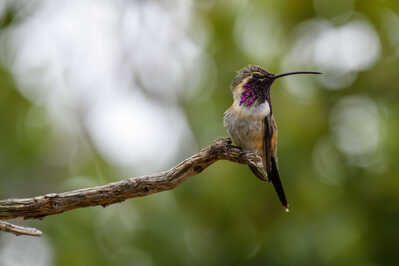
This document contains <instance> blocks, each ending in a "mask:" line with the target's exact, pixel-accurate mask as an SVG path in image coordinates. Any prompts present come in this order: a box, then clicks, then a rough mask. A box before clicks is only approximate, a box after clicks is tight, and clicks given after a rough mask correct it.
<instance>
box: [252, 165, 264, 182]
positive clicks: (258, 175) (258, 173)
mask: <svg viewBox="0 0 399 266" xmlns="http://www.w3.org/2000/svg"><path fill="white" fill-rule="evenodd" d="M248 166H249V169H251V171H252V173H254V175H255V176H256V177H257V178H259V179H260V180H261V181H264V182H265V181H268V179H267V177H266V176H265V175H264V174H263V173H262V172H261V171H259V169H258V168H257V167H255V166H253V165H250V164H248Z"/></svg>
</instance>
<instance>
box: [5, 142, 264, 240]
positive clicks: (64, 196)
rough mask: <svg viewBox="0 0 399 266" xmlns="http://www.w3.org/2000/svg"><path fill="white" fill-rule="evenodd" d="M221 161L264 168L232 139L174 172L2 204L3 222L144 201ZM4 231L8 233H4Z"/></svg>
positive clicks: (198, 155) (218, 144) (186, 162)
mask: <svg viewBox="0 0 399 266" xmlns="http://www.w3.org/2000/svg"><path fill="white" fill-rule="evenodd" d="M218 160H229V161H232V162H237V163H242V164H252V165H257V166H258V167H261V165H259V164H261V162H260V158H259V157H257V156H256V155H254V154H252V153H248V152H245V151H243V150H241V149H240V148H238V147H235V146H233V145H232V144H231V141H230V139H229V138H219V139H216V140H215V141H214V142H213V143H212V144H211V145H209V146H207V147H205V148H203V149H202V150H201V151H200V152H198V153H197V154H194V155H192V156H191V157H189V158H187V159H185V160H184V161H182V162H181V163H179V164H178V165H177V166H175V167H173V168H172V169H170V170H168V171H164V172H161V173H157V174H153V175H148V176H141V177H131V178H128V179H124V180H121V181H117V182H113V183H109V184H106V185H103V186H96V187H90V188H84V189H79V190H73V191H70V192H63V193H51V194H46V195H42V196H37V197H33V198H25V199H6V200H1V201H0V220H7V219H11V218H17V217H22V218H24V219H31V218H42V217H44V216H47V215H53V214H58V213H62V212H65V211H69V210H73V209H76V208H83V207H89V206H97V205H102V206H104V207H105V206H107V205H110V204H114V203H117V202H121V201H124V200H126V199H129V198H134V197H143V196H147V195H150V194H153V193H158V192H162V191H165V190H170V189H173V188H175V187H176V186H178V185H179V184H180V183H182V182H183V181H184V180H186V179H187V178H188V177H190V176H193V175H196V174H199V173H201V172H202V171H203V170H204V169H205V168H207V167H208V166H210V165H211V164H213V163H214V162H216V161H218ZM4 223H5V222H1V221H0V231H7V232H13V231H12V230H11V229H12V226H10V224H9V223H7V224H8V225H4ZM4 228H6V229H7V230H4ZM10 228H11V229H10ZM20 229H21V228H20V227H19V229H18V230H19V231H16V232H15V231H14V232H13V233H15V234H24V233H23V232H22V231H21V230H20ZM27 232H28V233H26V234H28V235H32V234H29V232H32V231H31V229H29V228H28V229H27ZM37 232H40V231H37ZM38 234H39V233H38ZM36 235H37V234H36ZM39 235H40V234H39Z"/></svg>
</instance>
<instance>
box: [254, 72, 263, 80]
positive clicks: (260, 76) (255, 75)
mask: <svg viewBox="0 0 399 266" xmlns="http://www.w3.org/2000/svg"><path fill="white" fill-rule="evenodd" d="M252 77H254V78H257V79H260V78H262V77H263V76H262V75H261V74H258V73H254V74H252Z"/></svg>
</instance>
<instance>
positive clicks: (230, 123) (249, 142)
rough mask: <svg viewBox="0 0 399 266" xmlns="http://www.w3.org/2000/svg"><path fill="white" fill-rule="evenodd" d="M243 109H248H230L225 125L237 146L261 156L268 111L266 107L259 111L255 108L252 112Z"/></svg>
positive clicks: (226, 115)
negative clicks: (265, 119)
mask: <svg viewBox="0 0 399 266" xmlns="http://www.w3.org/2000/svg"><path fill="white" fill-rule="evenodd" d="M243 108H246V107H241V106H240V107H239V108H237V107H236V106H234V105H233V106H232V107H230V108H229V109H228V110H227V111H226V113H225V117H224V125H225V127H226V129H227V131H228V132H229V135H230V136H231V138H232V140H233V143H234V144H235V145H237V146H239V147H241V148H243V149H245V150H249V151H252V152H256V153H259V154H261V153H262V151H263V138H264V125H263V123H264V122H263V120H264V118H265V116H266V114H267V109H266V108H265V106H263V107H260V106H258V108H257V109H255V107H254V109H252V111H248V110H243ZM248 109H249V108H248Z"/></svg>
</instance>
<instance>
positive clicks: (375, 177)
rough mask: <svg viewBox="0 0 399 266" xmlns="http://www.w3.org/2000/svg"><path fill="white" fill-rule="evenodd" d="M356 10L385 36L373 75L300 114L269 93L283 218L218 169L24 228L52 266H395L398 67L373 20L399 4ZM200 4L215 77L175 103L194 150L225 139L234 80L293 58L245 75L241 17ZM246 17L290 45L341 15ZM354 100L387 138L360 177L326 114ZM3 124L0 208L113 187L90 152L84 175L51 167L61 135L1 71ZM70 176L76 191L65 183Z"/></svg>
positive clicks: (266, 196) (302, 4) (245, 173)
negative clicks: (3, 202) (304, 31)
mask: <svg viewBox="0 0 399 266" xmlns="http://www.w3.org/2000/svg"><path fill="white" fill-rule="evenodd" d="M206 2H210V1H206ZM236 2H237V1H235V3H236ZM319 2H320V1H319ZM352 2H353V5H354V9H355V10H356V11H357V12H360V13H362V15H363V16H366V17H367V18H368V19H369V20H370V22H371V23H372V24H373V25H374V27H375V28H376V31H377V33H378V34H379V36H380V39H381V47H382V54H381V57H380V58H379V59H378V61H377V62H376V64H375V65H373V66H372V67H371V68H369V69H367V70H365V71H363V72H360V73H359V76H358V78H357V79H356V81H355V82H354V83H353V84H352V85H351V86H350V87H348V88H345V89H342V90H326V89H323V88H322V87H321V86H320V85H319V87H318V89H317V91H316V93H315V94H314V95H313V96H312V97H311V98H310V99H308V100H305V101H303V100H301V99H300V98H298V97H296V96H295V95H293V94H291V93H288V92H287V90H285V89H284V83H282V82H276V84H274V87H273V90H272V101H273V104H274V105H273V107H274V113H275V117H276V119H277V123H278V126H279V164H280V171H281V175H282V176H283V181H284V184H285V188H286V192H287V195H288V198H289V201H290V203H291V212H290V213H288V214H287V213H285V212H284V211H283V209H282V208H281V206H280V204H279V202H278V199H277V197H276V195H275V193H274V190H273V188H272V186H271V185H268V184H263V183H260V182H259V181H258V180H257V179H256V178H255V177H253V176H252V175H251V173H250V171H249V170H248V168H247V167H244V166H242V165H238V164H233V163H230V162H218V163H216V164H215V165H213V166H211V167H210V168H208V169H207V170H206V171H205V172H203V173H201V174H200V175H199V176H195V177H193V178H190V179H189V180H187V181H186V182H185V183H184V184H182V185H181V186H179V187H177V188H176V189H174V190H173V191H169V192H164V193H160V194H156V195H152V196H149V197H146V198H138V199H133V200H129V201H127V202H123V203H121V204H117V205H115V206H109V207H107V208H106V209H103V208H102V207H96V208H90V209H80V210H75V211H71V212H68V213H65V214H61V215H56V216H52V217H47V218H45V219H44V220H43V221H33V222H32V224H33V225H34V226H37V227H38V228H40V229H41V230H42V231H43V232H44V235H45V236H44V237H45V238H46V239H47V241H48V242H49V244H50V246H51V247H52V249H51V250H52V252H53V255H52V256H53V262H54V265H59V266H63V265H82V266H83V265H84V266H89V265H163V266H166V265H173V266H175V265H396V264H397V257H396V256H397V246H396V245H397V242H398V239H399V227H398V224H397V222H398V221H399V193H398V191H399V178H398V174H397V173H398V172H399V164H398V163H397V162H396V159H397V158H399V141H398V135H399V118H398V117H399V101H398V85H397V84H399V76H398V75H397V69H399V59H398V57H397V55H395V49H396V48H395V47H392V45H391V44H390V43H389V40H388V38H387V37H386V35H385V33H384V29H383V28H382V26H381V23H380V19H381V17H380V16H381V10H382V9H390V10H392V12H395V13H397V12H398V10H399V4H398V2H397V1H395V0H392V1H389V0H385V1H374V0H373V1H371V0H369V1H352ZM204 5H207V8H201V7H197V8H196V10H195V11H196V15H197V16H198V17H199V18H200V19H201V20H203V21H205V22H206V25H207V26H208V27H209V29H208V30H209V31H210V32H211V34H209V40H208V46H207V47H206V49H207V52H208V53H209V54H210V56H211V57H212V58H213V60H214V64H215V67H216V69H215V71H217V76H216V78H211V77H215V76H214V75H213V74H214V73H207V74H206V76H207V77H209V78H208V79H205V80H204V81H203V82H202V84H201V87H200V89H199V90H198V91H197V92H196V95H195V96H194V97H191V98H190V99H189V100H183V101H182V105H183V106H184V110H185V112H186V115H187V117H188V120H189V124H190V126H191V128H192V130H193V134H194V136H195V138H196V141H197V142H198V144H199V146H204V145H207V144H208V143H210V142H211V141H212V140H213V139H215V138H216V137H218V136H224V135H226V133H225V130H224V128H223V125H222V117H223V112H224V111H225V110H226V109H227V108H228V107H229V105H230V104H231V102H232V99H231V92H230V89H229V85H230V81H231V79H232V78H233V76H234V73H235V71H236V70H238V69H240V68H241V67H243V66H245V65H247V64H250V63H256V64H260V65H263V66H265V67H266V68H267V69H268V70H270V71H271V72H279V71H280V70H281V69H280V67H279V66H280V63H281V60H282V58H283V55H284V54H285V53H288V49H289V47H290V45H292V43H287V44H286V45H287V47H286V50H283V51H281V54H280V55H278V56H277V57H275V58H274V59H273V60H272V61H271V62H270V61H262V60H260V61H256V62H254V60H253V58H251V57H250V56H248V55H247V54H246V53H244V52H243V51H242V49H241V48H240V47H238V46H237V42H236V41H235V39H234V25H235V20H236V18H237V16H238V15H240V12H241V11H242V10H241V8H242V5H239V4H232V3H230V1H217V2H215V3H208V4H204ZM208 5H209V6H208ZM252 5H253V6H254V7H255V8H256V9H257V10H260V11H261V12H263V11H265V14H270V13H275V14H276V15H277V16H278V17H280V21H281V23H282V25H280V27H282V28H284V29H285V31H286V32H287V33H290V32H291V31H292V30H293V29H294V28H295V27H296V26H297V25H298V24H300V23H301V22H303V21H305V20H308V19H311V18H313V17H316V16H324V17H325V18H326V19H331V20H332V21H334V18H335V16H336V15H337V14H335V13H334V12H337V13H339V12H342V10H339V8H338V9H332V10H330V11H324V13H321V14H316V12H315V9H314V3H313V2H312V1H277V0H276V1H254V2H253V3H252ZM12 17H13V15H12V14H10V13H6V15H5V18H3V19H1V21H2V23H1V26H2V30H5V29H6V28H7V27H8V26H9V25H12V24H13V23H15V22H13V18H12ZM338 23H339V22H338ZM396 30H397V29H396ZM384 36H385V37H384ZM288 39H292V40H291V42H293V41H294V38H293V37H292V38H288ZM265 49H268V47H265ZM291 70H298V69H291ZM314 70H317V69H314ZM204 95H206V97H207V98H204V97H205V96H204ZM351 95H365V96H367V97H369V98H370V99H372V101H374V102H375V103H376V105H377V107H378V112H379V114H380V116H379V123H378V125H379V126H380V127H381V130H382V132H383V134H382V137H381V140H380V142H379V145H378V149H377V151H376V153H373V154H371V155H370V156H374V155H375V156H379V157H381V158H383V159H381V160H382V161H381V162H377V163H375V164H371V166H368V167H360V166H359V165H356V164H353V163H351V162H350V158H349V159H348V157H347V156H346V155H345V154H344V153H343V152H342V151H340V150H339V149H338V148H337V147H336V146H335V145H332V144H331V141H332V140H331V136H330V135H331V130H332V126H331V122H330V120H331V112H333V111H334V110H335V109H334V106H335V105H336V104H337V103H338V102H340V100H342V99H343V98H345V97H347V96H351ZM0 125H1V129H0V146H1V149H0V196H1V198H8V197H28V196H32V195H38V194H44V193H49V192H60V191H64V190H69V189H74V188H79V187H82V186H86V185H93V184H102V183H105V182H109V181H111V180H115V178H117V177H118V176H121V173H119V172H118V170H117V169H115V168H114V167H113V166H112V165H109V164H108V163H107V162H106V161H105V160H103V159H102V158H101V157H100V156H99V155H98V154H97V153H96V152H95V151H93V149H89V150H90V152H87V151H86V152H83V151H81V150H78V151H77V153H80V152H82V153H84V154H85V156H86V158H88V159H87V160H86V161H84V162H83V163H82V162H79V163H77V162H75V161H73V160H71V164H70V165H66V166H65V165H57V164H51V163H48V162H49V161H51V158H53V156H54V155H55V154H61V155H62V153H63V151H62V145H61V146H59V141H60V139H62V133H61V134H60V133H57V134H55V135H54V131H55V132H57V129H54V125H52V123H51V120H49V119H48V116H47V114H46V111H45V110H44V109H42V108H41V107H40V106H37V105H35V104H33V103H31V102H30V101H29V100H27V99H26V98H25V97H24V96H23V95H21V94H20V92H19V90H18V89H17V84H16V83H15V82H14V79H13V77H12V75H11V74H10V72H9V68H8V66H6V65H3V66H2V67H1V69H0ZM323 145H324V146H323ZM319 146H320V147H327V148H326V149H327V151H328V152H329V154H330V155H328V156H329V157H327V164H329V165H331V164H330V163H332V168H333V169H332V170H331V171H334V173H333V174H332V176H333V180H327V181H326V180H325V179H323V178H322V177H321V176H320V172H318V171H317V170H315V166H314V165H315V160H316V161H317V160H318V157H319V156H322V154H324V153H321V154H318V153H316V152H315V149H317V148H316V147H319ZM322 150H323V151H325V149H324V148H322ZM331 154H332V155H331ZM331 158H334V161H333V162H331V161H330V159H331ZM331 160H332V159H331ZM177 162H178V160H176V163H177ZM171 166H172V165H171ZM330 168H331V167H330ZM132 174H134V173H132ZM75 177H82V178H81V179H79V180H80V181H79V182H77V183H74V182H73V180H77V179H76V178H75ZM121 178H122V176H121ZM82 180H83V181H82ZM82 182H86V183H82ZM1 237H3V236H2V235H0V238H1ZM32 265H34V263H33V262H32Z"/></svg>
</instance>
